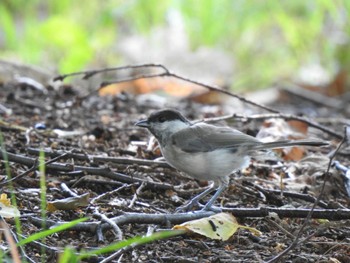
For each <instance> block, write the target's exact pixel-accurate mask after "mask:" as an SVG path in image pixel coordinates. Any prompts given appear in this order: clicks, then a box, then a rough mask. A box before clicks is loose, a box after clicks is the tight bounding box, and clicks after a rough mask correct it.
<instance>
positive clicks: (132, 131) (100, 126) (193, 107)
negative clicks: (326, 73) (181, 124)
mask: <svg viewBox="0 0 350 263" xmlns="http://www.w3.org/2000/svg"><path fill="white" fill-rule="evenodd" d="M0 104H1V105H2V106H4V107H6V109H7V110H8V111H5V110H4V109H2V111H1V115H2V116H1V120H2V123H1V125H0V127H1V132H2V137H3V149H5V150H6V151H7V152H8V153H10V154H12V155H11V156H12V157H11V158H12V159H10V162H9V169H10V175H11V177H12V178H14V177H17V176H18V178H16V179H15V180H14V181H13V182H12V186H11V184H10V183H8V182H7V180H8V179H9V173H8V172H6V162H4V161H2V163H1V167H2V169H1V171H2V173H1V177H2V178H1V180H2V185H1V186H2V193H6V194H7V195H8V196H10V195H11V192H13V193H15V196H16V201H17V205H18V208H19V210H20V212H21V217H20V222H21V228H22V234H23V235H24V236H25V237H27V236H29V235H32V234H34V233H37V232H39V231H40V230H42V225H41V223H42V221H41V218H42V209H41V206H42V201H41V197H40V195H41V190H40V172H39V171H38V169H37V164H38V163H37V160H38V156H39V153H40V151H42V152H45V161H47V162H49V161H50V160H52V159H53V158H56V159H55V160H54V163H56V164H59V165H61V166H60V167H58V166H53V165H51V166H50V164H48V165H47V168H46V173H45V174H46V187H47V192H46V200H47V202H49V203H50V202H53V201H57V200H61V199H64V198H69V197H72V196H74V194H76V195H83V194H86V193H87V194H88V198H89V200H88V203H87V204H85V205H84V204H83V203H84V202H82V204H81V206H78V207H66V206H64V209H65V210H57V211H52V212H50V211H47V212H46V213H45V214H46V217H47V227H48V226H50V225H52V224H55V223H60V222H67V221H72V220H74V219H78V218H81V217H88V218H89V219H88V221H87V222H88V223H91V222H95V223H96V225H97V224H99V223H101V222H104V226H105V227H104V228H102V229H101V228H96V227H89V228H82V229H74V230H68V231H62V232H60V233H57V234H54V235H51V236H49V237H47V238H46V243H45V245H44V244H42V243H41V242H31V243H29V244H27V245H26V246H25V253H26V257H27V260H28V261H30V260H29V259H31V260H32V261H33V262H39V261H41V257H44V256H43V255H42V249H43V247H45V257H46V258H45V260H46V262H56V261H57V260H58V257H59V255H60V252H62V250H63V249H64V247H66V246H70V247H73V248H74V249H76V250H77V251H80V250H91V249H93V248H98V247H104V246H106V245H108V244H111V243H113V242H117V241H118V240H117V234H116V232H115V231H113V229H112V227H111V226H109V225H108V223H105V222H106V221H105V220H103V216H105V217H107V218H115V217H117V216H120V215H123V214H124V213H130V212H133V213H141V214H174V213H175V209H176V208H177V207H178V206H180V205H182V204H184V203H186V201H188V200H189V199H190V198H191V197H193V196H194V195H195V193H198V192H199V191H200V190H199V189H204V187H206V186H207V185H208V183H207V182H199V181H195V180H192V179H190V178H187V177H186V176H184V175H182V174H180V173H179V172H178V171H176V170H175V169H173V168H171V167H168V166H166V165H157V164H154V165H149V164H142V163H138V162H135V163H133V162H132V161H131V162H126V161H123V160H124V159H127V158H128V159H130V160H133V159H136V158H137V159H144V160H150V161H151V160H154V159H156V158H158V157H160V153H159V150H157V149H155V150H154V147H153V149H152V148H150V147H148V148H147V146H148V145H149V144H148V142H149V139H150V137H151V136H150V134H149V133H148V132H147V131H146V130H143V129H140V128H138V127H135V126H134V123H135V122H136V121H137V120H139V119H141V118H144V117H145V116H147V115H148V114H149V113H151V112H153V111H154V110H157V109H159V108H160V107H159V105H160V104H159V103H156V102H154V101H153V102H149V103H145V101H144V100H142V101H141V100H140V96H138V95H132V94H128V93H120V94H118V95H115V96H104V97H101V96H99V95H98V93H97V92H93V91H92V92H91V91H89V92H87V91H86V90H84V88H82V87H78V86H74V85H62V86H60V87H58V88H53V87H47V92H46V91H43V90H40V89H37V88H34V87H33V86H31V85H29V84H23V83H18V82H6V83H2V84H1V87H0ZM167 106H170V107H176V108H177V109H179V110H181V111H182V112H183V113H184V115H186V116H188V117H189V118H191V119H201V118H203V117H219V116H221V115H222V113H223V111H224V107H223V106H204V105H201V104H197V103H194V102H192V101H191V100H181V101H179V100H171V102H169V103H168V105H167ZM270 106H273V107H275V108H277V109H282V110H283V112H288V113H295V114H298V113H304V114H305V113H306V114H307V113H308V112H309V113H310V112H311V114H309V115H308V116H311V117H312V118H313V119H314V120H317V118H318V117H323V118H330V119H331V120H336V119H335V116H337V119H338V118H339V119H340V118H341V117H344V118H346V116H344V115H342V116H340V113H339V112H335V111H333V110H332V109H329V108H325V107H322V105H321V106H320V105H315V104H313V103H310V102H307V101H305V102H301V100H300V99H298V100H295V99H293V98H290V99H289V100H288V102H285V101H283V102H280V101H276V102H275V104H274V105H270ZM286 110H288V111H286ZM250 112H251V111H250ZM326 122H327V121H324V125H326V126H327V127H328V128H330V129H333V130H335V131H338V132H339V133H342V128H341V127H342V125H343V124H342V123H341V122H339V123H334V122H332V123H331V121H329V123H326ZM223 123H224V124H229V125H234V126H235V127H236V128H238V129H240V130H241V131H243V132H247V133H249V134H252V135H255V134H257V132H258V130H259V128H260V127H261V124H262V123H261V121H249V122H248V121H237V120H236V121H235V123H234V124H232V121H227V122H225V121H222V122H221V124H223ZM310 130H311V131H310V133H313V134H314V135H317V136H318V137H319V138H321V139H323V140H327V141H329V142H331V146H329V147H323V148H310V149H308V150H307V152H305V153H304V155H305V156H313V155H316V156H319V157H325V158H326V157H327V154H329V153H330V152H331V150H334V149H335V146H336V145H337V143H338V142H339V139H338V138H335V137H333V136H331V135H329V134H327V133H324V132H321V131H319V130H318V129H316V128H311V127H310ZM61 131H66V132H68V131H69V132H77V133H78V134H77V135H72V136H62V135H61V136H59V135H58V134H61ZM65 135H67V134H65ZM348 156H349V155H348V153H347V152H346V149H345V150H342V151H341V153H340V154H338V157H337V160H338V161H340V162H341V163H342V164H343V165H345V166H348V165H349V160H348ZM15 157H19V158H18V159H16V158H15ZM23 157H28V158H30V160H31V162H30V161H28V162H27V163H25V161H24V160H23ZM92 157H94V158H92ZM95 157H100V159H98V158H95ZM106 157H112V159H113V158H120V157H123V158H124V159H122V161H120V162H119V163H117V162H115V161H113V160H109V159H103V158H106ZM28 160H29V159H28ZM298 163H299V162H298V161H287V160H282V161H281V160H275V159H273V158H272V159H268V160H256V161H254V162H253V163H252V164H251V165H250V167H249V168H248V169H246V170H245V171H242V173H241V174H240V175H236V176H232V180H231V184H230V185H231V186H230V187H229V188H228V189H227V190H226V191H225V192H224V193H223V194H222V195H221V196H220V198H219V199H218V201H217V203H216V205H220V204H221V205H223V206H224V207H229V208H260V207H274V208H311V207H312V206H313V202H312V201H308V200H302V199H300V198H295V197H293V196H292V195H290V196H287V195H286V196H283V195H282V194H271V193H270V194H271V195H270V196H269V194H268V193H267V192H266V191H265V192H264V190H262V189H265V190H277V189H280V186H281V185H280V184H279V182H280V176H283V177H284V179H283V180H285V181H284V186H285V188H284V190H285V191H289V192H295V193H298V194H304V195H305V196H311V197H312V196H315V197H317V196H318V194H319V189H320V187H321V186H322V184H323V180H324V178H325V172H326V170H325V169H326V166H327V165H326V166H325V168H324V167H323V166H322V167H321V164H319V166H320V167H318V169H317V166H318V164H317V165H316V168H315V167H311V166H306V167H305V166H304V167H303V168H300V167H299V166H298ZM326 164H327V163H326ZM33 166H34V168H33ZM82 167H84V169H82ZM293 167H294V168H293ZM32 168H33V169H32ZM293 169H294V170H293ZM298 169H299V170H298ZM311 169H314V170H313V171H310V170H311ZM292 170H293V171H294V172H292ZM295 170H297V172H295ZM315 170H316V171H315ZM341 174H342V173H341V172H339V171H338V172H337V171H336V170H335V169H333V170H332V177H331V178H329V179H328V182H327V185H326V188H325V191H324V194H323V196H322V200H323V201H324V203H325V204H326V205H325V206H327V207H328V208H346V207H349V197H348V196H347V194H346V189H345V187H344V181H343V179H342V177H341ZM119 175H120V177H118V176H119ZM122 175H126V176H127V178H126V179H125V180H124V179H123V177H122ZM293 175H294V176H295V177H293ZM118 178H119V179H118ZM141 181H146V182H150V183H146V184H141V183H140V182H141ZM0 183H1V182H0ZM173 186H176V187H173ZM256 186H260V187H261V188H262V189H259V188H258V187H256ZM116 189H118V190H116ZM136 192H137V194H136ZM104 194H106V195H105V196H102V195H104ZM96 197H99V198H98V199H96V200H94V198H96ZM92 200H94V202H92ZM316 208H320V206H316ZM322 208H324V207H322ZM237 219H238V221H239V223H240V224H242V225H247V226H250V227H254V228H256V229H258V230H259V231H260V232H261V233H262V235H261V236H254V235H253V234H252V233H250V232H249V231H247V230H243V229H242V230H238V232H237V233H236V234H235V235H233V236H232V237H231V238H230V239H229V240H227V241H218V240H211V239H209V238H206V237H203V236H200V235H195V234H186V235H181V236H177V237H173V238H169V239H166V240H162V241H156V242H152V243H149V244H146V245H142V246H136V247H134V248H130V247H129V248H128V249H125V250H123V251H119V254H117V255H116V257H115V258H114V259H110V260H109V261H108V262H183V263H185V262H264V261H268V260H270V259H272V258H273V257H275V256H276V255H278V254H279V253H281V252H282V251H283V250H284V249H286V248H287V247H288V246H289V245H291V244H292V242H293V241H294V239H295V237H296V235H297V233H298V231H299V230H300V228H301V226H302V224H303V223H304V222H305V218H298V217H297V218H295V217H294V218H292V217H284V218H280V217H278V216H277V215H269V216H261V217H238V218H237ZM180 221H181V220H180ZM6 223H7V225H8V227H9V228H10V229H11V230H12V233H16V228H15V223H14V220H13V219H6ZM96 225H94V226H96ZM173 225H174V224H173V223H169V222H168V223H167V222H165V221H164V222H163V223H160V222H152V221H151V220H149V222H146V221H145V220H140V221H138V222H137V221H133V222H123V223H119V224H118V226H119V228H120V230H121V232H122V235H123V239H127V238H130V237H134V236H138V235H145V234H146V233H147V232H148V231H157V230H161V229H169V228H171V227H173ZM13 235H14V236H17V238H18V233H17V234H13ZM2 240H3V241H2V242H1V243H2V249H3V250H5V249H6V248H8V243H7V242H6V240H5V238H4V237H3V238H2ZM299 242H300V244H298V245H297V246H296V247H295V248H294V249H292V250H291V251H289V252H288V253H286V255H285V256H284V257H283V258H282V259H281V262H350V224H349V220H329V221H327V220H318V219H311V220H310V221H309V222H308V224H307V225H306V227H305V228H304V229H303V231H302V233H301V236H300V238H299ZM20 252H23V251H20ZM111 254H112V253H109V254H104V255H101V256H98V257H91V258H89V259H86V260H85V261H86V262H100V261H102V260H103V259H106V258H107V257H108V256H110V255H111ZM24 258H25V257H24V256H23V254H22V259H23V260H25V259H24Z"/></svg>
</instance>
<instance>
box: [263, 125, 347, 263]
mask: <svg viewBox="0 0 350 263" xmlns="http://www.w3.org/2000/svg"><path fill="white" fill-rule="evenodd" d="M346 141H347V132H346V127H345V128H344V137H343V139H342V140H341V141H340V142H339V144H338V146H337V148H336V149H335V151H334V152H333V153H332V155H331V156H330V158H329V163H328V167H327V171H326V173H325V178H324V180H323V184H322V188H321V191H320V194H319V195H318V197H317V200H316V201H315V202H314V204H313V206H312V207H311V210H310V212H309V213H308V215H307V217H306V220H305V222H304V223H303V225H302V226H301V227H300V229H299V231H298V233H297V235H296V237H295V239H294V241H293V243H292V244H291V245H290V246H289V247H287V248H286V249H285V250H284V251H282V252H281V253H280V254H278V255H277V256H275V257H273V258H272V259H270V260H269V261H267V262H268V263H272V262H277V261H279V260H280V259H281V258H282V257H283V256H285V255H286V254H287V253H288V252H289V251H291V250H292V249H294V248H295V247H296V246H298V245H300V244H301V243H303V242H304V241H303V240H302V241H301V242H299V239H300V238H301V234H302V232H303V231H304V228H305V227H306V226H307V225H308V224H309V221H310V219H311V218H312V215H313V213H314V211H315V208H316V205H317V204H318V202H319V201H320V200H321V196H322V194H323V193H324V189H325V186H326V181H327V180H328V178H329V175H330V172H329V171H330V169H331V166H332V162H333V159H334V158H335V156H336V154H337V152H338V151H339V149H340V147H341V146H342V145H343V144H344V143H345V142H346Z"/></svg>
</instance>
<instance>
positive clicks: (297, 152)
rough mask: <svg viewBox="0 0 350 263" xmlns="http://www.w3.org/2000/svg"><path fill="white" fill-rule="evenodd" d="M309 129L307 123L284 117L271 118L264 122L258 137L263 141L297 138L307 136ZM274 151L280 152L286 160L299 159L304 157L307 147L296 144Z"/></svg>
mask: <svg viewBox="0 0 350 263" xmlns="http://www.w3.org/2000/svg"><path fill="white" fill-rule="evenodd" d="M307 129H308V127H307V125H306V126H305V125H304V124H303V123H301V122H300V121H290V122H286V121H285V120H282V119H269V120H266V121H265V122H264V123H263V126H262V128H261V129H260V131H259V132H258V134H257V136H256V137H257V138H258V139H260V140H261V141H263V142H272V141H278V140H286V139H288V140H297V139H303V138H305V135H306V134H307ZM274 151H276V152H278V153H279V154H280V155H281V156H282V158H283V159H284V160H286V161H299V160H301V159H302V158H303V157H304V153H305V147H303V146H294V147H288V148H282V149H276V150H274Z"/></svg>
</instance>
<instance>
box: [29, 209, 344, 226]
mask: <svg viewBox="0 0 350 263" xmlns="http://www.w3.org/2000/svg"><path fill="white" fill-rule="evenodd" d="M222 211H223V212H230V213H232V214H233V215H234V216H236V217H266V216H269V215H270V214H271V213H275V214H277V215H278V216H279V217H287V218H306V217H308V216H309V217H310V218H322V219H329V220H346V219H350V209H314V210H313V212H312V213H311V214H310V212H311V209H306V208H304V209H301V208H293V209H291V208H275V207H259V208H222ZM213 214H215V213H214V212H212V211H199V212H194V213H178V214H173V213H169V214H145V213H124V214H122V215H119V216H116V217H113V218H110V220H113V222H114V223H116V224H117V225H118V226H120V225H124V224H132V223H138V224H163V225H167V224H169V223H170V224H181V223H183V222H186V221H189V220H194V219H200V218H203V217H208V216H211V215H213ZM23 216H25V215H23ZM28 220H29V221H31V222H32V223H33V224H34V225H36V226H38V227H41V222H42V219H41V218H37V217H35V216H31V217H29V218H28ZM66 223H67V222H56V221H53V220H47V227H51V226H53V225H61V224H66ZM100 224H101V222H83V223H79V224H77V225H75V226H73V227H72V228H70V230H76V231H90V232H95V231H96V228H97V227H98V226H100ZM102 229H104V230H105V229H110V225H109V224H102Z"/></svg>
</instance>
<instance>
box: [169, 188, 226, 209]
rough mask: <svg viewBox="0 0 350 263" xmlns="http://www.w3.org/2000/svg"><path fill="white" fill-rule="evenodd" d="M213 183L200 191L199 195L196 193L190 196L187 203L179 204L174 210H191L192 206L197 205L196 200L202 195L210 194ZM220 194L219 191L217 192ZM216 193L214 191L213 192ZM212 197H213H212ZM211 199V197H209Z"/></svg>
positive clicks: (212, 189)
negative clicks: (192, 196)
mask: <svg viewBox="0 0 350 263" xmlns="http://www.w3.org/2000/svg"><path fill="white" fill-rule="evenodd" d="M215 187H216V186H215V183H213V184H212V185H211V186H210V187H209V188H207V189H205V190H204V191H203V192H201V193H200V194H199V195H196V196H195V197H194V198H192V199H191V200H190V201H189V202H188V203H187V204H185V205H183V206H180V207H178V208H176V210H175V212H176V213H178V212H180V211H189V210H191V209H192V208H193V207H194V206H196V205H197V206H198V205H199V204H198V201H199V200H201V199H202V198H203V197H205V196H206V195H208V194H210V193H211V192H213V191H214V190H215ZM219 194H220V193H219ZM215 195H216V193H215ZM212 199H213V198H212ZM210 200H211V199H210ZM210 200H209V202H210ZM213 202H214V200H213Z"/></svg>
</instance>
